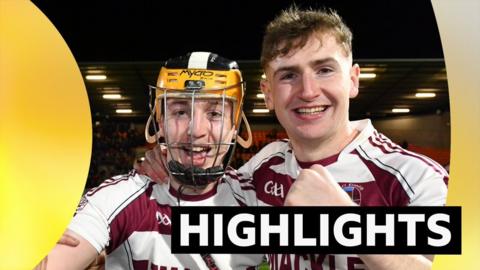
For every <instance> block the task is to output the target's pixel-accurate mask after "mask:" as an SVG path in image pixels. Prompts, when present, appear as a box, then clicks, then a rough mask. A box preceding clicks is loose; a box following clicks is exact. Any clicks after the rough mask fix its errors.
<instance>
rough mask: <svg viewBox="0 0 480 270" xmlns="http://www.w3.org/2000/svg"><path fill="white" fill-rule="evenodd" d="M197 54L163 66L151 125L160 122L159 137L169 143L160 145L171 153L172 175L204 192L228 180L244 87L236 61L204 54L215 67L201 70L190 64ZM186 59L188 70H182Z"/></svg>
mask: <svg viewBox="0 0 480 270" xmlns="http://www.w3.org/2000/svg"><path fill="white" fill-rule="evenodd" d="M197 54H199V53H191V54H189V55H187V56H184V57H180V58H176V59H173V60H169V61H167V63H166V65H165V66H164V67H162V69H161V72H160V76H159V78H158V81H157V86H156V87H154V86H150V93H151V94H152V93H155V98H154V100H155V102H154V106H153V108H152V110H151V113H152V115H151V117H150V119H149V122H150V121H151V119H153V118H155V119H156V120H157V123H158V124H159V129H160V130H159V131H157V130H155V133H156V135H157V136H158V135H160V136H162V137H163V138H164V141H163V142H159V144H160V145H161V146H162V147H163V148H166V149H167V157H166V159H165V157H163V156H162V159H163V163H164V165H165V168H167V170H168V171H169V174H170V176H171V177H174V178H175V179H176V180H177V181H178V182H179V183H180V184H183V185H187V186H194V187H203V186H206V185H208V184H209V183H212V182H215V181H216V180H217V179H219V178H220V177H221V176H223V174H224V173H225V169H226V167H227V166H228V164H229V162H230V159H231V157H232V155H233V151H234V147H235V144H236V138H237V136H236V135H237V134H238V130H239V127H240V123H241V118H240V117H241V116H243V113H242V110H241V108H242V102H243V97H244V83H243V81H242V77H241V74H240V71H239V70H238V67H237V65H236V63H235V62H233V61H230V60H226V59H224V58H221V57H219V56H217V55H215V54H210V53H200V54H201V55H200V57H204V59H207V60H208V61H209V62H212V63H213V64H211V63H207V65H206V66H205V64H204V63H203V67H205V68H199V65H198V64H197V65H195V64H192V63H191V61H192V58H195V57H197V58H198V57H199V56H198V55H197ZM186 59H188V60H189V61H188V62H189V63H188V66H187V68H181V67H182V66H185V64H186V63H185V62H186V61H185V60H186ZM211 59H213V60H211ZM200 62H202V61H200ZM209 64H211V65H212V66H213V67H209ZM214 68H215V69H214ZM153 114H155V116H154V115H153ZM149 122H147V127H146V134H147V132H148V128H149V124H150V123H149ZM154 127H155V125H154ZM148 135H149V134H148ZM150 139H151V137H150ZM157 139H158V138H157ZM147 141H148V136H147ZM157 141H158V140H157Z"/></svg>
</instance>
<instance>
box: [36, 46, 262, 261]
mask: <svg viewBox="0 0 480 270" xmlns="http://www.w3.org/2000/svg"><path fill="white" fill-rule="evenodd" d="M243 85H244V83H243V81H242V76H241V73H240V71H239V69H238V66H237V64H236V62H234V61H230V60H228V59H225V58H222V57H220V56H218V55H216V54H212V53H206V52H194V53H189V54H187V55H185V56H181V57H178V58H172V59H170V60H168V61H167V62H166V64H165V66H164V67H162V69H161V71H160V75H159V78H158V82H157V86H156V87H153V88H154V92H155V109H154V111H155V112H156V114H155V117H152V116H151V118H150V119H149V121H148V122H147V128H146V135H147V138H148V140H150V141H151V142H154V141H155V140H157V139H158V138H159V137H160V136H162V137H164V139H165V140H164V142H162V143H160V145H161V146H162V147H164V148H165V149H167V150H168V151H167V155H166V160H164V161H163V163H164V164H165V165H166V167H167V168H168V171H169V174H170V178H169V180H170V184H169V185H160V184H157V183H155V182H152V181H151V180H150V178H148V177H147V176H145V175H141V174H138V173H137V172H136V171H132V172H131V173H129V174H127V175H121V176H117V177H113V178H111V179H108V180H106V181H105V182H104V183H103V184H101V185H100V186H98V187H97V188H94V189H92V190H90V191H89V192H87V194H86V195H85V196H84V197H83V198H82V201H81V203H80V205H79V207H78V209H77V212H76V214H75V217H74V218H73V220H72V222H71V223H70V225H69V226H68V230H67V232H66V235H67V236H71V237H74V238H76V239H77V240H78V241H79V243H74V244H73V245H71V246H68V245H62V244H57V245H56V246H55V247H54V249H53V250H52V251H51V252H50V254H49V255H48V257H47V259H45V260H44V261H43V262H42V263H41V264H40V265H39V266H38V268H40V269H84V268H85V267H86V266H87V265H88V264H89V263H90V262H91V261H92V260H93V259H95V258H96V257H97V254H98V253H100V252H101V251H102V250H105V251H106V264H105V266H106V269H191V270H193V269H247V268H250V267H255V266H257V265H258V264H260V263H261V262H262V258H263V255H255V254H245V255H231V254H172V253H171V250H170V248H171V219H170V215H171V207H172V206H242V205H250V204H254V203H256V198H255V193H252V191H250V190H251V184H249V183H241V182H240V181H238V180H236V178H235V177H234V176H235V175H234V174H233V176H230V173H229V172H230V171H231V169H229V168H228V163H229V160H230V158H229V156H228V153H229V150H230V149H231V148H232V147H233V146H234V145H235V142H236V134H237V132H238V127H239V125H240V122H241V117H242V114H243V113H242V102H243V97H244V87H243ZM152 119H155V120H156V121H157V123H158V131H157V132H156V134H155V136H151V135H149V133H148V128H149V127H148V126H149V125H150V122H151V120H152ZM239 142H242V143H243V144H244V143H245V142H244V141H243V140H241V138H239ZM65 244H68V243H65Z"/></svg>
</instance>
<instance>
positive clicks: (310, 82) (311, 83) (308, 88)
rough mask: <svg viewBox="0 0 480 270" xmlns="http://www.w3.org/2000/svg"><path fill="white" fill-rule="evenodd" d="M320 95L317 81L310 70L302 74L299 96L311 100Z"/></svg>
mask: <svg viewBox="0 0 480 270" xmlns="http://www.w3.org/2000/svg"><path fill="white" fill-rule="evenodd" d="M319 95H320V91H319V85H318V82H317V80H316V78H315V76H314V74H312V73H311V72H304V73H303V74H302V79H301V85H300V91H299V95H298V96H299V98H300V99H302V100H304V101H311V100H313V99H315V98H316V97H318V96H319Z"/></svg>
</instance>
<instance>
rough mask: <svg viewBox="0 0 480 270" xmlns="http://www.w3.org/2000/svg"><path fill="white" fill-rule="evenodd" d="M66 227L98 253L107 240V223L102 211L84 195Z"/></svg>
mask: <svg viewBox="0 0 480 270" xmlns="http://www.w3.org/2000/svg"><path fill="white" fill-rule="evenodd" d="M68 228H69V229H70V230H72V231H74V232H75V233H77V234H79V235H80V236H81V237H83V238H85V240H87V241H88V242H89V243H90V244H91V245H92V246H93V247H94V248H95V249H96V250H97V252H98V253H100V252H101V251H102V250H103V249H104V248H105V247H106V246H107V244H108V241H109V225H108V222H107V218H106V217H105V215H104V213H102V211H101V210H99V209H98V208H97V207H96V206H95V204H94V203H92V202H90V201H89V200H88V197H87V196H86V195H85V196H84V197H83V198H82V201H81V202H80V205H79V207H78V209H77V212H76V214H75V216H74V217H73V219H72V221H71V222H70V224H69V225H68Z"/></svg>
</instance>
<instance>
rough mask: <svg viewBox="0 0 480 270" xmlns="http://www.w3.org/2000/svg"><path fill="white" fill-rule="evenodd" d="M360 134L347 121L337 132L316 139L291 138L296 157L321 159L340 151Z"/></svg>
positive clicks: (312, 159)
mask: <svg viewBox="0 0 480 270" xmlns="http://www.w3.org/2000/svg"><path fill="white" fill-rule="evenodd" d="M358 134H359V131H358V130H356V129H355V128H353V127H351V125H350V123H347V125H345V127H344V128H343V129H341V130H339V131H337V132H336V133H335V134H332V135H331V136H328V137H325V138H319V139H316V140H291V144H292V148H293V151H294V153H295V157H296V158H297V159H298V160H299V161H302V162H311V161H317V160H321V159H324V158H327V157H330V156H333V155H336V154H338V153H340V152H341V151H342V150H343V149H344V148H345V147H346V146H347V145H348V144H349V143H351V142H352V141H353V140H354V139H355V138H356V137H357V135H358Z"/></svg>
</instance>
